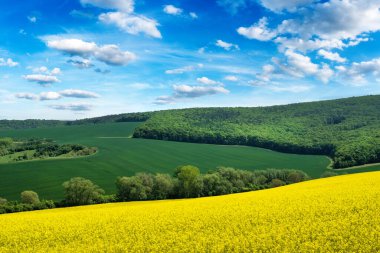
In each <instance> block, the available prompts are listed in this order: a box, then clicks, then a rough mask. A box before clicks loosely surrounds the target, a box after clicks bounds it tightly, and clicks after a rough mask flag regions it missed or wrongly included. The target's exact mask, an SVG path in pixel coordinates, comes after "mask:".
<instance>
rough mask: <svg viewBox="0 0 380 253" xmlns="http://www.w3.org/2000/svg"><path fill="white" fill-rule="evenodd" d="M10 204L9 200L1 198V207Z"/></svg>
mask: <svg viewBox="0 0 380 253" xmlns="http://www.w3.org/2000/svg"><path fill="white" fill-rule="evenodd" d="M7 202H8V200H6V199H4V198H0V205H5V204H6V203H7Z"/></svg>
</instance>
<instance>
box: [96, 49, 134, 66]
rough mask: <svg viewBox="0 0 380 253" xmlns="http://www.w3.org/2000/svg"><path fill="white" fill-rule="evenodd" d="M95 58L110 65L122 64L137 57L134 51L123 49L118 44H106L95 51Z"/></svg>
mask: <svg viewBox="0 0 380 253" xmlns="http://www.w3.org/2000/svg"><path fill="white" fill-rule="evenodd" d="M94 56H95V58H96V59H97V60H99V61H102V62H104V63H106V64H108V65H114V66H122V65H127V64H128V63H129V62H130V61H133V60H135V59H136V55H135V54H134V53H131V52H128V51H125V52H123V51H121V50H120V49H119V47H118V46H116V45H105V46H102V47H99V48H98V50H96V51H95V54H94Z"/></svg>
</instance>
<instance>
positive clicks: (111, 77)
mask: <svg viewBox="0 0 380 253" xmlns="http://www.w3.org/2000/svg"><path fill="white" fill-rule="evenodd" d="M0 8H1V10H2V11H1V12H0V29H1V33H0V106H1V110H0V118H6V119H26V118H46V119H78V118H85V117H93V116H100V115H107V114H115V113H123V112H136V111H151V110H163V109H172V108H187V107H205V106H266V105H274V104H287V103H293V102H303V101H314V100H325V99H332V98H341V97H349V96H359V95H367V94H379V93H380V50H379V49H380V44H379V43H380V33H379V30H380V11H379V8H380V1H379V0H367V1H364V0H343V1H341V0H330V1H314V0H289V1H280V0H235V1H233V0H207V1H205V0H182V1H180V0H169V1H161V0H157V1H139V0H135V1H133V0H66V1H64V0H49V1H43V0H28V1H10V0H3V1H1V2H0Z"/></svg>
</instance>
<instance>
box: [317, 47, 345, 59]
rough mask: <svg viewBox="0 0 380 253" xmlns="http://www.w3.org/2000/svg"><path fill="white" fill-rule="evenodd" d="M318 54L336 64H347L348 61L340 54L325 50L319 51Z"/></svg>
mask: <svg viewBox="0 0 380 253" xmlns="http://www.w3.org/2000/svg"><path fill="white" fill-rule="evenodd" d="M318 54H319V55H320V56H322V57H323V58H325V59H327V60H330V61H336V62H345V61H346V60H347V59H345V58H343V57H341V56H340V55H339V54H338V53H332V52H329V51H326V50H324V49H320V50H319V51H318Z"/></svg>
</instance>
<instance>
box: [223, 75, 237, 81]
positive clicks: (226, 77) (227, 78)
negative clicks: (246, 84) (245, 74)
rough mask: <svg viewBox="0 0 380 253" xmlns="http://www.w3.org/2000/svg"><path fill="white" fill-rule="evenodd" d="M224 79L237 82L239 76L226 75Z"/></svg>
mask: <svg viewBox="0 0 380 253" xmlns="http://www.w3.org/2000/svg"><path fill="white" fill-rule="evenodd" d="M224 80H227V81H230V82H237V81H239V78H238V77H237V76H225V77H224Z"/></svg>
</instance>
